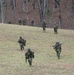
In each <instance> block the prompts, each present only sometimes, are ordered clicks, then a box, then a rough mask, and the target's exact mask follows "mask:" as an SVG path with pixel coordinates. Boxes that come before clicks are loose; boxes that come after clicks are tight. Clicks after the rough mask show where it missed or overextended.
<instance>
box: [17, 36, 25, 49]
mask: <svg viewBox="0 0 74 75" xmlns="http://www.w3.org/2000/svg"><path fill="white" fill-rule="evenodd" d="M18 43H19V44H20V49H21V50H23V49H24V46H26V40H24V39H23V38H22V37H21V36H20V38H19V40H18Z"/></svg>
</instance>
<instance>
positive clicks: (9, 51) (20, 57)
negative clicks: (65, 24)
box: [0, 24, 74, 75]
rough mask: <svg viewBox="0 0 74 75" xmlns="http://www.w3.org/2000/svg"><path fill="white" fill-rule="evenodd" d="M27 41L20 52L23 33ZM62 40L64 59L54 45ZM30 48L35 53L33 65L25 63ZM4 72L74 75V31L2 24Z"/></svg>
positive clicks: (0, 44) (0, 59) (8, 74)
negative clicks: (57, 55)
mask: <svg viewBox="0 0 74 75" xmlns="http://www.w3.org/2000/svg"><path fill="white" fill-rule="evenodd" d="M20 35H21V36H23V38H24V39H26V40H27V45H26V47H25V49H24V51H20V48H19V44H18V43H17V40H18V39H19V36H20ZM56 41H60V42H61V43H62V54H61V59H60V60H58V59H57V57H56V53H55V51H54V50H53V48H52V45H53V44H54V43H55V42H56ZM28 48H31V49H32V51H34V52H35V59H34V60H33V66H32V67H30V66H29V65H28V63H26V62H25V59H24V53H25V52H26V51H27V49H28ZM0 75H74V31H73V30H63V29H59V34H57V35H56V34H54V33H53V29H50V28H47V29H46V32H43V31H42V28H38V27H28V26H18V25H7V24H0Z"/></svg>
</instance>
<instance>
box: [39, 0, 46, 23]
mask: <svg viewBox="0 0 74 75" xmlns="http://www.w3.org/2000/svg"><path fill="white" fill-rule="evenodd" d="M46 1H47V0H38V7H39V15H40V23H41V24H42V23H43V20H45V13H46V5H47V2H46Z"/></svg>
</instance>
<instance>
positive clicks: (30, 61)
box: [28, 58, 32, 66]
mask: <svg viewBox="0 0 74 75" xmlns="http://www.w3.org/2000/svg"><path fill="white" fill-rule="evenodd" d="M28 62H29V65H30V66H32V58H29V59H28Z"/></svg>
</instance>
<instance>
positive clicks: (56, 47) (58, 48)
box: [53, 42, 62, 59]
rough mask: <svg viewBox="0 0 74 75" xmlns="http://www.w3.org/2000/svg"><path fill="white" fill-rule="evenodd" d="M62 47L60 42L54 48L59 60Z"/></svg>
mask: <svg viewBox="0 0 74 75" xmlns="http://www.w3.org/2000/svg"><path fill="white" fill-rule="evenodd" d="M61 45H62V44H60V42H56V44H55V45H54V46H53V48H54V50H55V51H56V53H57V57H58V59H60V54H61Z"/></svg>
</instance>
